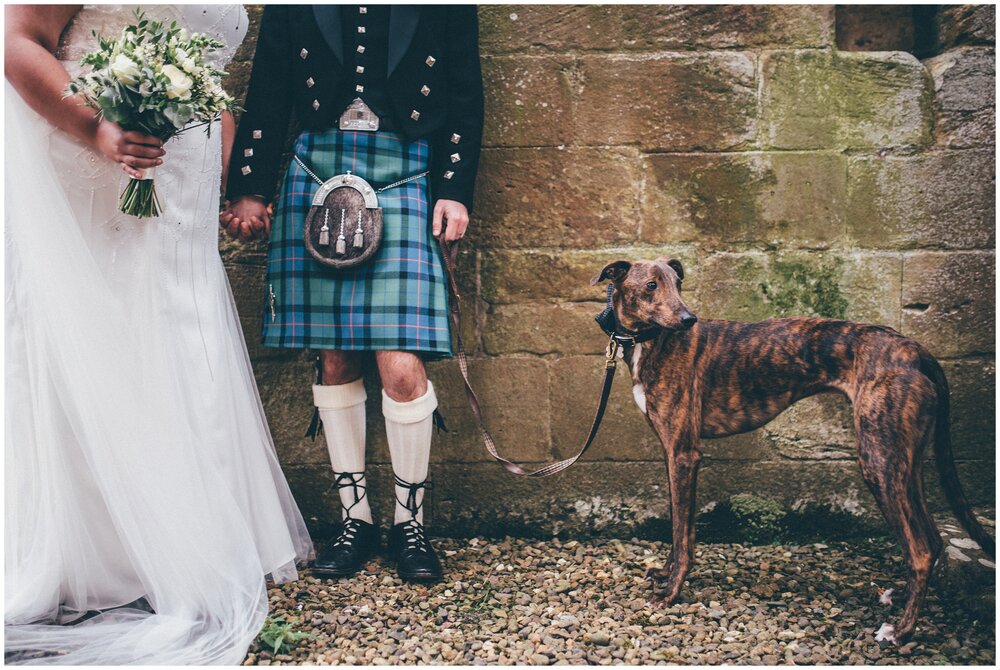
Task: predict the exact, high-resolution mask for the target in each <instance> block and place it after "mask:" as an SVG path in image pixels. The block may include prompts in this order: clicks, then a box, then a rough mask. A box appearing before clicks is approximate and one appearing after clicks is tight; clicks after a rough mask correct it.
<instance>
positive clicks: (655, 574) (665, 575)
mask: <svg viewBox="0 0 1000 670" xmlns="http://www.w3.org/2000/svg"><path fill="white" fill-rule="evenodd" d="M671 574H673V570H672V569H671V568H670V566H669V565H668V566H666V567H663V568H652V567H651V568H649V569H647V570H646V578H647V579H652V580H653V581H656V582H664V581H666V580H668V579H670V575H671Z"/></svg>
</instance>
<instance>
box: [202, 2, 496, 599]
mask: <svg viewBox="0 0 1000 670" xmlns="http://www.w3.org/2000/svg"><path fill="white" fill-rule="evenodd" d="M290 118H294V119H295V122H296V127H297V128H299V129H301V130H302V132H301V133H300V134H299V135H298V138H297V140H296V142H295V146H294V149H293V150H294V152H295V155H296V156H297V157H298V158H299V159H300V160H301V161H302V163H303V164H304V165H306V166H308V167H309V168H310V172H312V173H314V174H317V175H321V176H322V179H324V180H325V179H329V178H331V177H333V176H334V175H336V174H342V173H344V172H346V171H347V170H350V171H351V172H352V173H353V174H356V175H358V176H360V177H362V178H364V179H366V180H368V181H369V182H371V183H380V184H390V183H393V182H396V181H398V180H400V179H404V178H406V177H411V176H413V177H415V176H417V175H419V174H420V173H421V172H423V171H425V170H426V171H429V175H428V176H427V177H424V178H420V179H415V180H414V181H411V182H408V183H406V184H405V185H403V186H399V187H394V188H392V189H391V190H386V191H385V192H384V193H382V194H380V195H379V196H378V198H379V205H380V206H381V207H383V217H384V226H385V232H384V239H383V242H382V246H381V247H380V248H379V251H378V253H377V254H376V256H375V257H374V259H373V260H371V261H369V262H367V263H365V264H364V265H362V266H359V267H358V268H357V269H351V270H346V271H344V270H342V271H331V270H329V269H327V268H325V267H324V266H322V265H320V264H319V263H317V262H315V261H313V260H312V259H311V257H310V256H309V254H308V253H307V252H306V251H305V248H304V244H303V240H302V230H303V225H304V217H305V214H306V212H307V210H308V209H309V204H310V200H311V197H312V194H313V193H315V191H316V188H317V187H318V185H317V184H316V183H315V182H314V181H313V180H312V178H311V177H310V176H309V175H308V173H307V172H305V171H304V170H303V169H302V168H301V167H300V166H299V165H298V164H297V163H296V162H292V163H291V164H290V165H289V168H288V172H287V173H286V175H285V178H284V181H283V185H282V188H281V193H280V197H278V198H276V196H275V191H276V188H275V187H276V185H277V184H276V182H277V181H278V169H279V164H280V162H281V154H282V150H283V149H284V145H285V142H284V140H285V137H286V135H287V129H288V127H289V120H290ZM482 126H483V92H482V79H481V74H480V65H479V47H478V22H477V16H476V8H475V6H460V5H438V6H414V5H406V6H391V7H390V6H387V5H349V6H337V5H315V6H309V5H298V6H292V5H268V6H267V7H266V8H265V10H264V15H263V19H262V22H261V28H260V36H259V38H258V43H257V51H256V54H255V56H254V61H253V71H252V74H251V77H250V85H249V89H248V92H247V100H246V112H245V113H244V114H243V117H242V119H241V120H240V124H239V130H238V132H237V135H236V140H235V143H234V146H233V154H232V161H231V166H232V167H231V169H230V174H229V181H228V188H227V199H228V201H229V203H230V204H229V206H228V208H227V211H225V212H224V213H223V214H222V215H221V216H220V221H221V223H222V224H223V226H224V227H225V228H226V230H227V232H228V233H229V234H230V235H232V236H233V237H241V238H243V239H249V238H250V237H252V236H253V235H255V234H257V233H259V232H261V231H264V232H266V233H267V234H269V236H270V246H269V252H268V278H267V281H268V289H267V290H268V293H267V298H266V299H267V304H266V308H265V318H264V322H265V324H264V338H263V339H264V345H265V346H272V347H291V348H309V349H313V350H318V351H319V354H320V356H319V359H320V363H321V365H319V366H318V367H319V374H318V377H319V380H318V383H317V384H316V385H314V386H313V399H314V402H315V405H316V408H317V411H318V414H319V416H320V417H321V419H322V422H323V426H324V433H325V436H326V441H327V446H328V450H329V453H330V461H331V464H332V466H333V471H334V476H335V486H336V488H337V489H338V490H339V493H340V499H341V502H342V504H343V520H344V524H343V530H342V531H341V533H340V535H339V536H338V537H337V538H335V539H334V540H333V541H332V542H331V543H330V544H328V545H327V546H326V547H325V548H324V549H323V550H322V551H320V552H319V556H318V557H317V559H316V563H315V566H314V572H316V573H318V574H320V575H327V576H336V577H342V576H347V575H351V574H353V573H355V572H356V571H357V570H358V569H359V568H360V567H361V566H362V565H363V564H364V563H365V562H366V561H367V559H368V558H369V557H370V556H371V555H372V554H373V553H374V552H375V551H376V550H377V548H378V545H379V538H380V532H379V529H378V527H377V526H376V525H375V523H374V521H373V518H372V513H371V509H370V508H369V505H368V499H367V488H366V480H365V437H366V436H365V400H366V394H365V387H364V384H363V381H362V367H363V363H364V362H365V361H366V360H369V359H370V358H372V357H373V358H374V362H375V365H376V366H377V369H378V372H379V376H380V377H381V381H382V388H383V390H382V413H383V415H384V416H385V429H386V437H387V441H388V444H389V451H390V455H391V457H392V468H393V473H394V474H395V496H396V505H395V512H394V523H393V526H392V528H391V530H390V533H389V550H390V554H391V556H392V557H393V558H394V559H395V561H396V567H397V570H398V572H399V575H400V576H401V577H402V578H404V579H416V580H436V579H439V578H440V577H441V565H440V562H439V560H438V558H437V556H436V555H435V553H434V550H433V548H432V547H431V545H430V544H429V543H428V541H427V539H426V533H425V528H424V523H423V512H422V509H421V508H422V503H423V496H424V490H425V489H426V487H427V472H428V466H429V459H430V447H431V433H432V415H433V412H434V410H435V409H436V408H437V398H436V396H435V394H434V386H433V385H432V384H431V382H430V381H429V380H428V379H427V374H426V372H425V370H424V361H425V360H428V359H434V358H443V357H447V356H450V355H451V338H450V333H449V324H448V310H447V295H446V283H445V277H444V271H443V266H442V259H441V257H440V251H439V250H438V248H437V244H436V241H435V240H434V239H433V237H432V235H433V236H434V237H437V236H440V235H444V236H445V239H447V240H449V241H453V240H458V239H460V238H461V237H462V236H463V235H464V233H465V229H466V227H467V225H468V222H469V210H470V209H471V208H472V193H473V186H474V183H475V177H476V168H477V164H478V158H479V144H480V139H481V137H482ZM431 196H433V200H431ZM275 200H276V202H275ZM272 203H274V211H275V214H274V222H273V223H274V225H273V228H272V225H271V223H272V222H271V219H270V214H269V211H271V210H270V209H269V207H270V206H271V205H272ZM432 205H433V208H432V207H431V206H432ZM368 352H374V356H372V354H371V353H368Z"/></svg>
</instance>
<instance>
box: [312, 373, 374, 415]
mask: <svg viewBox="0 0 1000 670" xmlns="http://www.w3.org/2000/svg"><path fill="white" fill-rule="evenodd" d="M312 389H313V404H315V405H316V407H318V408H319V409H345V408H347V407H354V406H355V405H360V404H361V403H363V402H364V401H365V400H367V399H368V394H367V393H365V380H364V378H363V377H358V378H357V379H355V380H354V381H353V382H348V383H346V384H336V385H331V386H321V385H319V384H313V387H312Z"/></svg>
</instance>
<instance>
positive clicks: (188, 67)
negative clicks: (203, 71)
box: [181, 58, 197, 73]
mask: <svg viewBox="0 0 1000 670" xmlns="http://www.w3.org/2000/svg"><path fill="white" fill-rule="evenodd" d="M181 67H182V68H184V71H185V72H188V73H192V72H194V71H195V69H196V68H197V65H196V64H195V62H194V59H193V58H185V59H184V60H182V61H181Z"/></svg>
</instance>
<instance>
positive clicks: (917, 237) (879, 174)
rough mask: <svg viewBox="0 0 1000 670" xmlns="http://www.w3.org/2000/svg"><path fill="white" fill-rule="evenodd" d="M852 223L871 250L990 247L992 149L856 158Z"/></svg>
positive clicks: (850, 192) (850, 206) (993, 217)
mask: <svg viewBox="0 0 1000 670" xmlns="http://www.w3.org/2000/svg"><path fill="white" fill-rule="evenodd" d="M847 226H848V232H849V234H850V236H851V237H852V238H853V239H854V240H855V242H856V243H857V244H859V245H860V246H862V247H868V248H882V249H885V248H912V247H917V246H920V247H924V246H934V247H945V248H966V249H968V248H976V247H993V246H994V245H995V240H996V156H995V152H994V151H993V150H992V149H976V150H969V151H961V152H959V151H940V152H931V153H926V154H922V155H917V156H885V157H880V156H856V157H853V158H851V159H850V163H849V164H848V214H847Z"/></svg>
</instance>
